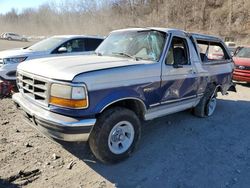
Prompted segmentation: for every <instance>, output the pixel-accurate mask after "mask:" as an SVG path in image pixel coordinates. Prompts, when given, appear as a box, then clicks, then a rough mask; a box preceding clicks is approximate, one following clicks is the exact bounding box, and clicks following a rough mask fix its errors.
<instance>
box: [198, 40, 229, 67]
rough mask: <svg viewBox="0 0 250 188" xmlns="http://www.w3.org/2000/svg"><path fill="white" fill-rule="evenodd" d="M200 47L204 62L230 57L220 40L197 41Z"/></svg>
mask: <svg viewBox="0 0 250 188" xmlns="http://www.w3.org/2000/svg"><path fill="white" fill-rule="evenodd" d="M197 44H198V49H199V53H200V57H201V61H202V62H203V63H207V62H209V63H212V62H215V61H221V60H227V59H230V57H229V55H228V54H227V52H226V50H225V49H224V47H223V45H222V44H221V43H220V42H209V41H201V40H198V41H197Z"/></svg>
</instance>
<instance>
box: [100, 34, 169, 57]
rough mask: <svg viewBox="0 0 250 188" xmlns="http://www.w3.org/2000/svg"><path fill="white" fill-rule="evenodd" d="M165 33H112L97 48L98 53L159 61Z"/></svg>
mask: <svg viewBox="0 0 250 188" xmlns="http://www.w3.org/2000/svg"><path fill="white" fill-rule="evenodd" d="M165 35H166V34H164V33H162V32H159V31H152V30H146V31H125V32H116V33H111V35H109V36H108V37H107V38H106V39H105V40H104V41H103V43H101V45H100V46H99V47H98V48H97V50H96V53H97V54H100V55H104V56H105V55H107V56H123V57H126V58H134V59H136V60H138V59H144V60H152V61H158V60H159V59H160V57H161V53H162V51H163V48H164V44H165Z"/></svg>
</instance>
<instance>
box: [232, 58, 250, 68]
mask: <svg viewBox="0 0 250 188" xmlns="http://www.w3.org/2000/svg"><path fill="white" fill-rule="evenodd" d="M233 60H234V64H235V65H243V66H250V58H242V57H234V58H233Z"/></svg>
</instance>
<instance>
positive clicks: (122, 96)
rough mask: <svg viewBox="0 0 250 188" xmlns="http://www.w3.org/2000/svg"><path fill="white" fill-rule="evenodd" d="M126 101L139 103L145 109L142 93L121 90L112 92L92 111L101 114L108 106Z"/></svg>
mask: <svg viewBox="0 0 250 188" xmlns="http://www.w3.org/2000/svg"><path fill="white" fill-rule="evenodd" d="M127 99H133V100H137V101H140V102H141V103H142V104H143V105H144V107H145V108H146V104H145V97H144V96H143V95H142V93H140V92H136V91H134V90H132V89H121V90H117V91H113V92H112V93H111V94H109V95H107V96H105V97H104V98H103V99H102V100H100V101H99V102H98V104H97V105H96V107H95V110H94V111H95V112H96V113H101V112H102V111H103V110H104V109H105V108H106V107H108V106H109V105H111V104H113V103H115V102H118V101H122V100H127Z"/></svg>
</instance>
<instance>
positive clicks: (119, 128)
mask: <svg viewBox="0 0 250 188" xmlns="http://www.w3.org/2000/svg"><path fill="white" fill-rule="evenodd" d="M134 136H135V130H134V127H133V125H132V124H131V123H130V122H128V121H121V122H119V123H117V124H116V125H115V126H114V127H113V128H112V130H111V131H110V133H109V138H108V146H109V149H110V151H111V152H112V153H114V154H122V153H124V152H126V151H127V150H128V149H129V147H130V146H131V145H132V143H133V141H134Z"/></svg>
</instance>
